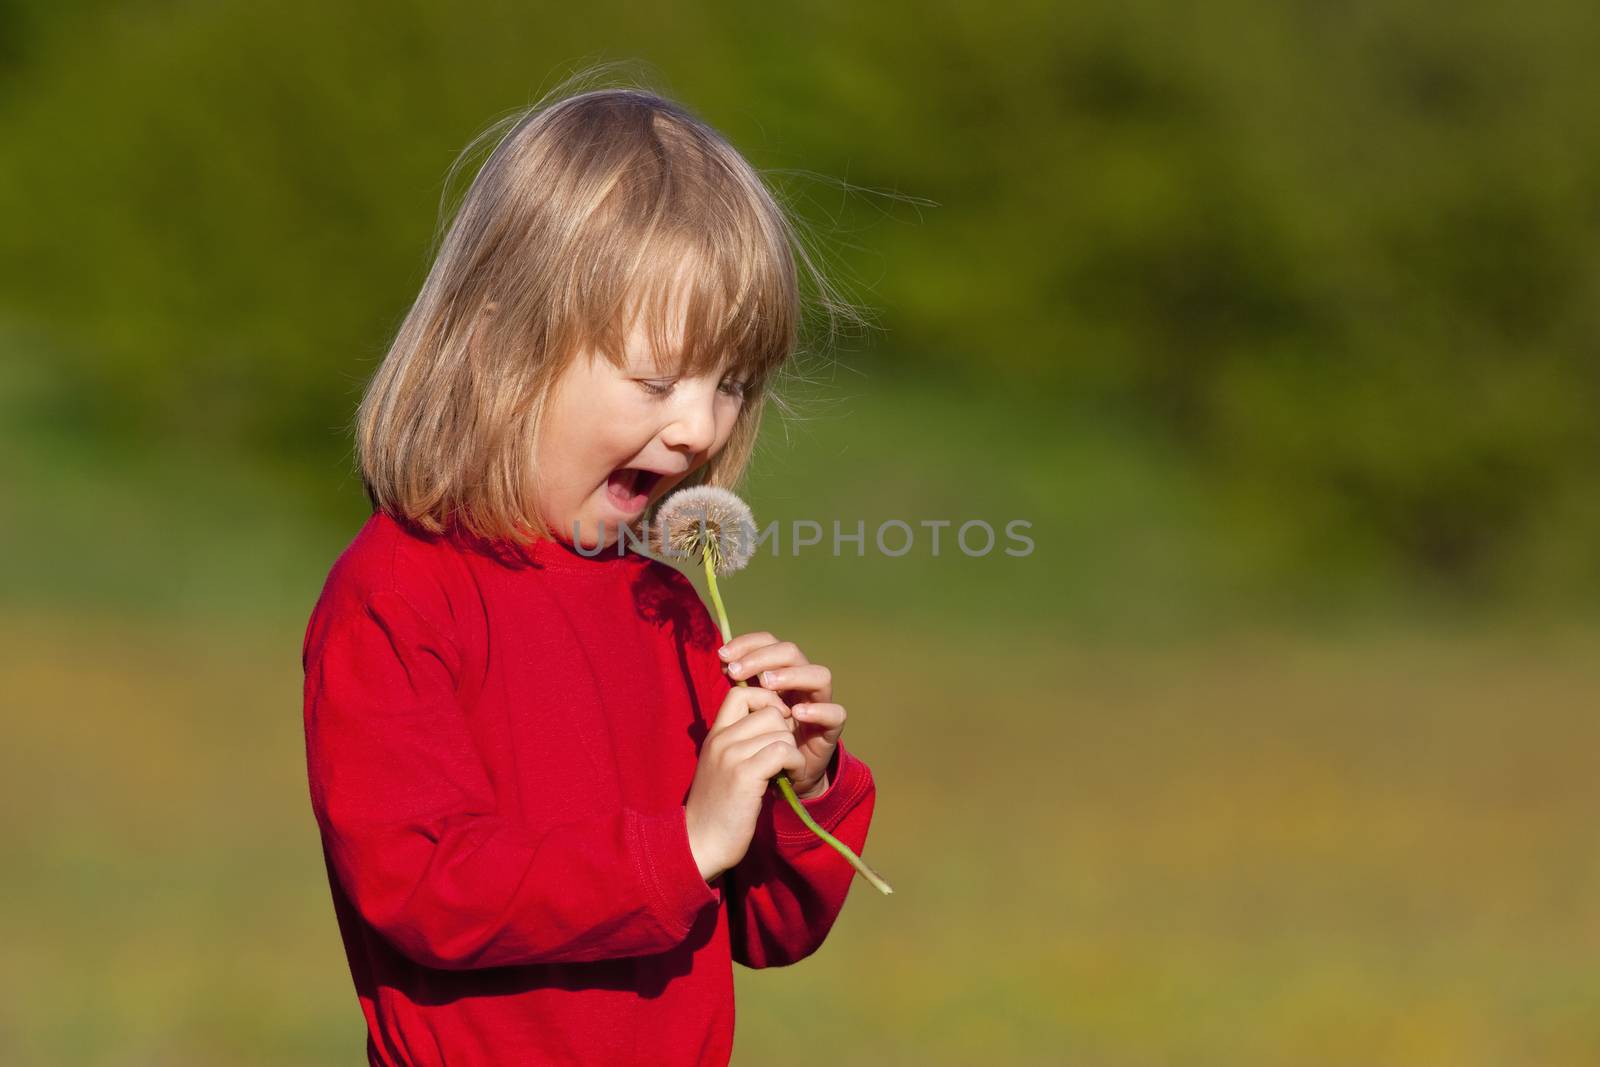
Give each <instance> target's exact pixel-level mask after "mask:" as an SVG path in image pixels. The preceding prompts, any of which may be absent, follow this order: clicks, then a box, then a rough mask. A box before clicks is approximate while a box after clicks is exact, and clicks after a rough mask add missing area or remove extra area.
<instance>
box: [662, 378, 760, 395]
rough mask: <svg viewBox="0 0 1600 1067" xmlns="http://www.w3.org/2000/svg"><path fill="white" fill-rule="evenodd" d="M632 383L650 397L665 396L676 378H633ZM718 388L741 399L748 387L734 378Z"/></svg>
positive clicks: (725, 380)
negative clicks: (637, 384) (637, 385)
mask: <svg viewBox="0 0 1600 1067" xmlns="http://www.w3.org/2000/svg"><path fill="white" fill-rule="evenodd" d="M634 381H636V382H638V383H639V387H640V388H641V389H643V390H644V391H645V392H646V393H649V394H650V395H651V396H666V395H667V394H668V393H670V392H672V390H673V387H674V386H676V385H677V384H678V380H677V379H676V378H635V379H634ZM718 388H719V389H721V390H722V391H723V392H724V393H726V394H727V395H729V396H732V397H743V396H744V394H745V390H746V389H748V388H749V386H748V385H747V384H746V383H745V382H742V381H739V380H737V379H734V378H724V379H723V380H722V383H721V384H720V385H719V386H718Z"/></svg>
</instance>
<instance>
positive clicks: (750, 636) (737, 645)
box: [717, 630, 777, 663]
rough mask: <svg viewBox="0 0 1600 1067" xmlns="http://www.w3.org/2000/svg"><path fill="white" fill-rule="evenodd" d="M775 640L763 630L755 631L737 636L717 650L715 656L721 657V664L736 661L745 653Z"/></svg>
mask: <svg viewBox="0 0 1600 1067" xmlns="http://www.w3.org/2000/svg"><path fill="white" fill-rule="evenodd" d="M776 640H777V638H776V637H773V636H772V635H771V634H769V633H767V632H766V631H765V630H756V631H753V632H751V633H747V634H739V635H738V636H736V637H735V638H734V639H733V640H731V641H729V642H728V643H727V644H725V645H723V646H722V647H721V648H719V649H717V655H719V656H721V657H722V662H724V663H728V662H731V661H732V660H736V659H738V658H739V657H740V656H742V655H744V654H745V653H746V652H750V651H753V650H755V649H758V648H760V647H761V646H762V645H770V644H772V643H773V642H774V641H776Z"/></svg>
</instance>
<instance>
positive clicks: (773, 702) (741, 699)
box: [708, 686, 789, 733]
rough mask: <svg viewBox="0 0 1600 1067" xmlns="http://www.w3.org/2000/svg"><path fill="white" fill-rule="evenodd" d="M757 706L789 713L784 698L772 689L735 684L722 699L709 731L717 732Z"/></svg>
mask: <svg viewBox="0 0 1600 1067" xmlns="http://www.w3.org/2000/svg"><path fill="white" fill-rule="evenodd" d="M757 708H777V709H778V710H779V711H781V712H783V713H784V714H788V710H789V706H788V705H787V704H785V703H784V702H783V699H782V698H781V697H779V696H778V694H777V693H774V692H772V691H771V690H770V689H761V688H759V687H754V686H735V687H733V688H732V689H729V690H728V695H727V696H726V697H724V698H723V699H722V707H720V708H718V709H717V716H716V718H715V719H713V720H712V722H711V727H710V729H709V730H708V733H716V732H717V731H718V730H723V729H726V728H727V727H729V726H732V725H733V724H734V723H736V722H738V721H739V720H740V719H743V718H744V717H745V716H747V715H749V714H750V713H751V712H752V711H754V710H755V709H757Z"/></svg>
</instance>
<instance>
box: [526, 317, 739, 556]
mask: <svg viewBox="0 0 1600 1067" xmlns="http://www.w3.org/2000/svg"><path fill="white" fill-rule="evenodd" d="M743 405H744V398H743V396H742V395H741V392H740V390H739V388H738V383H737V382H735V381H733V380H732V379H731V378H724V377H722V376H720V375H719V376H713V375H704V376H701V377H697V378H689V377H684V376H678V375H676V374H675V373H674V372H673V371H671V370H666V371H662V370H657V369H656V367H655V366H654V364H653V362H652V360H651V358H650V349H649V342H648V340H647V336H646V334H645V333H644V331H643V329H642V328H636V329H635V330H634V333H633V334H632V336H630V337H629V339H628V358H627V366H626V367H625V368H623V369H622V370H618V369H616V368H614V367H612V366H611V364H610V363H608V362H607V361H606V360H605V359H604V358H602V357H600V356H597V355H594V354H592V353H583V354H579V355H578V356H577V358H576V359H574V360H573V362H572V363H571V365H570V366H568V368H567V369H566V371H565V372H564V373H563V374H562V376H561V378H560V379H559V380H558V381H557V382H556V386H555V389H554V391H553V393H552V395H551V397H550V400H549V404H548V406H547V407H546V409H545V414H544V418H543V419H542V420H541V423H540V430H539V464H540V473H541V476H542V478H543V480H544V484H543V487H542V491H541V494H540V498H539V507H540V509H541V513H542V514H543V516H544V519H545V522H547V523H548V524H549V526H550V529H551V531H552V532H553V533H554V534H555V535H556V537H557V538H559V539H560V540H562V541H569V540H570V541H573V542H575V543H577V544H580V545H582V546H584V547H585V548H593V547H595V546H597V545H601V546H609V545H611V544H614V543H615V542H616V540H617V538H618V537H619V536H620V535H621V532H622V527H623V526H625V525H627V524H629V523H630V522H632V521H633V520H635V519H637V518H638V517H639V516H640V515H641V514H642V513H643V512H644V511H645V509H646V508H647V507H649V506H650V505H651V504H653V503H654V502H655V501H657V500H659V499H661V498H662V497H663V496H665V495H666V494H667V493H669V492H671V491H672V489H673V487H674V486H676V485H677V484H678V483H679V482H681V481H683V479H684V478H685V477H686V476H688V474H689V473H690V472H691V471H694V470H696V469H698V468H699V467H701V466H703V465H705V463H707V462H708V461H709V460H710V459H711V457H712V456H714V455H716V454H717V452H718V451H720V450H721V449H722V446H723V445H725V444H727V442H728V437H729V436H730V435H731V434H732V432H733V425H734V420H735V419H736V418H737V417H738V414H739V410H740V408H742V407H743ZM642 472H651V473H642ZM575 525H576V533H575V532H574V526H575Z"/></svg>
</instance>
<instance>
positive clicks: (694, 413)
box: [661, 397, 717, 452]
mask: <svg viewBox="0 0 1600 1067" xmlns="http://www.w3.org/2000/svg"><path fill="white" fill-rule="evenodd" d="M713 403H714V399H713V398H711V397H701V398H696V399H693V400H685V402H684V403H683V405H682V406H680V407H679V408H678V410H677V411H676V412H674V414H673V418H672V422H671V423H669V424H668V426H667V428H666V429H665V430H663V431H662V433H661V439H662V442H663V443H664V444H666V445H667V446H668V447H670V448H683V449H687V450H689V451H692V452H704V451H706V450H708V449H709V448H710V447H711V446H712V445H713V444H715V443H716V440H717V419H716V411H715V409H714V407H713V406H712V405H713Z"/></svg>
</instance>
